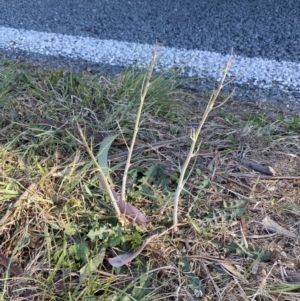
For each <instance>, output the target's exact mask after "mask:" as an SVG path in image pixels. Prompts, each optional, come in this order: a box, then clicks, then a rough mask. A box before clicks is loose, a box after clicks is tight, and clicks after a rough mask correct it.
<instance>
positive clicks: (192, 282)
mask: <svg viewBox="0 0 300 301" xmlns="http://www.w3.org/2000/svg"><path fill="white" fill-rule="evenodd" d="M179 265H181V266H182V270H183V272H184V275H185V276H186V278H187V282H188V287H189V288H190V289H191V290H192V291H193V293H194V295H195V297H196V298H200V297H203V296H204V295H205V288H204V287H203V285H202V284H201V281H200V279H199V277H198V276H196V275H195V274H194V273H193V271H191V268H190V261H189V260H188V259H187V258H186V257H182V258H181V259H180V261H179Z"/></svg>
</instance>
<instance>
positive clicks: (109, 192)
mask: <svg viewBox="0 0 300 301" xmlns="http://www.w3.org/2000/svg"><path fill="white" fill-rule="evenodd" d="M76 125H77V128H78V131H79V134H80V137H81V139H82V142H83V144H84V146H85V148H86V150H87V152H88V153H89V155H90V157H91V158H92V160H93V162H94V164H95V165H96V167H97V169H98V171H99V173H100V175H101V177H102V179H103V183H102V184H103V186H104V189H105V190H106V191H107V193H108V195H109V197H110V200H111V202H112V205H113V206H114V208H115V211H116V214H117V217H118V218H119V217H120V216H121V212H120V209H119V207H118V204H117V202H118V200H117V199H116V198H115V196H114V194H113V192H112V190H111V188H110V185H109V183H108V181H107V178H106V176H105V174H104V172H103V170H102V168H101V166H100V165H99V163H98V161H97V159H96V158H95V156H94V154H93V152H92V150H91V148H90V147H89V145H88V143H87V141H86V139H85V137H84V135H83V132H82V129H81V127H80V125H79V123H78V121H77V120H76Z"/></svg>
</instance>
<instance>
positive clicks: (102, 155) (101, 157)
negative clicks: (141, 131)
mask: <svg viewBox="0 0 300 301" xmlns="http://www.w3.org/2000/svg"><path fill="white" fill-rule="evenodd" d="M117 137H118V135H113V136H107V137H105V138H104V139H103V140H102V142H101V143H100V149H99V154H98V156H97V158H98V163H99V165H100V167H101V168H102V170H103V172H104V174H105V175H106V176H107V177H108V176H109V167H108V165H107V157H108V151H109V149H110V147H111V144H112V143H113V142H114V140H115V139H116V138H117Z"/></svg>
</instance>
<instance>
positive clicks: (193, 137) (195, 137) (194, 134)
mask: <svg viewBox="0 0 300 301" xmlns="http://www.w3.org/2000/svg"><path fill="white" fill-rule="evenodd" d="M231 61H232V56H230V58H229V60H228V61H227V63H226V65H225V69H224V72H223V76H222V78H221V81H220V83H219V86H218V88H217V90H216V91H214V93H213V94H212V96H211V99H210V101H209V103H208V104H207V107H206V109H205V112H204V114H203V117H202V120H201V122H200V123H199V126H198V128H197V131H196V132H195V130H194V129H192V131H191V136H190V137H191V140H192V145H191V147H190V149H189V153H188V156H187V158H186V160H185V162H184V164H183V166H182V170H181V172H180V177H179V180H178V185H177V189H176V192H175V198H174V209H173V225H174V230H173V231H174V232H177V231H178V227H177V226H176V225H177V223H178V202H179V197H180V193H181V191H182V189H183V186H184V175H185V172H186V170H187V167H188V165H189V163H190V161H191V159H192V157H194V156H195V154H194V150H195V147H196V143H197V141H198V137H199V135H200V132H201V130H202V127H203V125H204V123H205V121H206V119H207V117H208V115H209V113H210V111H211V110H212V108H213V106H214V104H215V101H216V99H217V97H218V95H219V94H220V92H221V90H222V88H223V84H224V81H225V78H226V75H227V73H228V70H229V67H230V65H231ZM199 148H200V145H198V149H197V150H196V153H197V152H198V150H199Z"/></svg>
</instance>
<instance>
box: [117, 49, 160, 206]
mask: <svg viewBox="0 0 300 301" xmlns="http://www.w3.org/2000/svg"><path fill="white" fill-rule="evenodd" d="M157 53H158V51H157V44H156V46H155V49H154V55H153V58H152V61H151V63H150V70H149V73H148V76H147V80H146V82H145V83H143V87H142V91H141V100H140V106H139V109H138V112H137V117H136V120H135V127H134V132H133V136H132V141H131V144H130V148H129V151H128V156H127V160H126V165H125V169H124V175H123V181H122V194H121V196H122V200H124V201H125V200H126V183H127V175H128V171H129V167H130V165H131V164H130V162H131V158H132V153H133V148H134V144H135V140H136V137H137V133H138V131H139V126H140V119H141V114H142V109H143V105H144V102H145V98H146V95H147V92H148V89H149V86H150V80H151V77H152V73H153V70H154V66H155V63H156V61H157Z"/></svg>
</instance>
